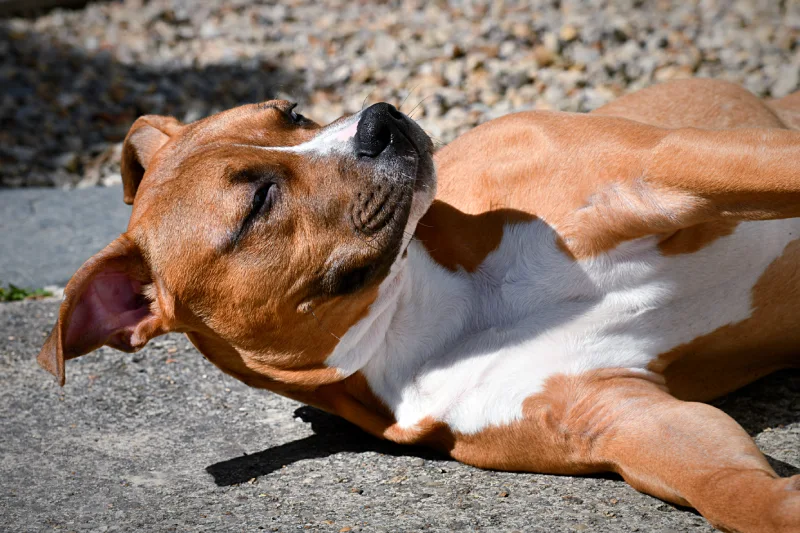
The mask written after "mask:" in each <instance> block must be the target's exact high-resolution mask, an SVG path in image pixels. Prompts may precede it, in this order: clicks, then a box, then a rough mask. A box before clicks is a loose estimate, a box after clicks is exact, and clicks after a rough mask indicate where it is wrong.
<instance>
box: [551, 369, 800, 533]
mask: <svg viewBox="0 0 800 533" xmlns="http://www.w3.org/2000/svg"><path fill="white" fill-rule="evenodd" d="M573 421H574V424H575V425H577V427H576V428H574V429H577V430H579V431H583V432H584V434H585V435H588V436H589V437H588V438H589V439H590V440H591V443H590V446H589V447H588V448H587V450H588V451H587V454H588V455H589V456H590V457H591V461H592V462H595V463H597V464H604V465H607V466H608V467H609V468H610V469H611V470H613V471H616V472H618V473H619V474H620V475H622V476H623V477H624V478H625V480H626V481H627V482H628V483H630V484H631V485H632V486H633V487H634V488H636V489H637V490H640V491H642V492H646V493H648V494H652V495H654V496H657V497H659V498H661V499H664V500H667V501H670V502H673V503H677V504H679V505H689V506H692V507H695V508H696V509H697V510H698V511H700V513H701V514H702V515H703V516H704V517H705V518H706V519H708V520H709V521H710V522H711V523H712V524H713V525H715V526H716V527H718V528H720V529H722V530H725V531H744V532H765V533H766V532H771V533H778V532H786V533H788V532H796V531H800V476H794V477H791V478H779V477H778V476H777V475H776V474H775V472H774V471H773V470H772V468H770V466H769V464H768V463H767V461H766V459H765V458H764V456H763V455H762V454H761V452H760V451H759V450H758V448H757V447H756V444H755V442H753V440H752V439H751V438H750V437H749V436H748V435H747V433H746V432H745V431H744V430H743V429H742V428H741V426H739V424H737V423H736V422H735V421H734V420H733V419H732V418H730V417H729V416H728V415H726V414H725V413H723V412H722V411H720V410H719V409H716V408H715V407H712V406H710V405H707V404H702V403H693V402H682V401H679V400H677V399H675V398H673V397H672V396H670V395H669V394H668V393H666V392H664V391H663V390H661V389H660V388H659V387H658V386H656V385H655V384H653V383H649V382H647V381H645V380H637V379H631V378H625V379H623V380H610V381H608V382H605V383H602V382H601V383H599V384H597V385H596V389H595V390H592V391H591V392H590V393H589V394H588V395H586V396H585V398H584V400H582V401H581V402H578V403H576V404H575V406H574V407H573V408H572V409H571V411H570V414H569V420H568V421H567V423H568V424H570V423H573ZM568 427H569V426H568Z"/></svg>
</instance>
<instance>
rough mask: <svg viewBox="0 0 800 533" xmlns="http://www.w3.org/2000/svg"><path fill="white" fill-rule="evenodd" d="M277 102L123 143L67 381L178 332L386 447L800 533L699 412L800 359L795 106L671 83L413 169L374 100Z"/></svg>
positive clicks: (745, 457) (54, 361) (551, 117)
mask: <svg viewBox="0 0 800 533" xmlns="http://www.w3.org/2000/svg"><path fill="white" fill-rule="evenodd" d="M293 107H294V106H293V105H292V104H290V103H289V102H285V101H271V102H267V103H264V104H260V105H248V106H243V107H239V108H235V109H231V110H229V111H226V112H223V113H220V114H218V115H215V116H212V117H209V118H206V119H204V120H200V121H198V122H195V123H192V124H186V125H184V124H181V123H179V122H178V121H177V120H175V119H173V118H169V117H159V116H145V117H142V118H140V119H139V120H137V121H136V123H135V124H134V125H133V128H132V129H131V131H130V133H129V134H128V136H127V138H126V140H125V144H124V150H123V162H122V172H123V180H124V191H125V201H126V202H128V203H133V206H134V207H133V214H132V215H131V219H130V224H129V226H128V230H127V232H126V233H124V234H123V235H122V236H120V238H119V239H117V240H116V241H114V242H112V243H111V244H110V245H109V246H108V247H107V248H105V249H104V250H103V251H101V252H100V253H98V254H97V255H96V256H94V257H92V258H91V259H89V260H88V261H87V262H86V263H85V264H84V265H83V267H81V269H80V270H79V271H78V272H77V274H75V276H74V277H73V278H72V280H71V281H70V283H69V285H68V286H67V289H66V297H65V300H64V303H63V304H62V307H61V311H60V313H59V318H58V323H57V324H56V327H55V329H54V330H53V333H52V334H51V335H50V337H49V338H48V339H47V342H46V344H45V346H44V348H43V349H42V352H41V353H40V354H39V362H40V363H41V364H42V365H43V366H44V367H45V368H46V369H48V370H49V371H51V372H52V373H54V374H55V375H56V376H57V377H58V379H59V380H60V381H61V383H62V384H63V382H64V360H66V359H71V358H74V357H77V356H80V355H82V354H85V353H87V352H90V351H92V350H94V349H96V348H98V347H100V346H103V345H108V346H112V347H114V348H117V349H120V350H123V351H134V350H138V349H140V348H142V347H143V346H144V345H145V344H146V343H147V342H148V340H150V339H151V338H153V337H155V336H157V335H160V334H163V333H166V332H169V331H180V332H185V333H186V334H187V335H188V337H189V338H190V339H191V341H192V342H193V343H194V345H195V346H196V347H197V348H198V349H199V350H200V352H202V353H203V355H205V357H207V358H208V359H209V360H210V361H211V362H213V363H214V364H215V365H217V366H218V367H219V368H221V369H222V370H223V371H224V372H227V373H228V374H230V375H232V376H234V377H236V378H238V379H240V380H242V381H244V382H245V383H247V384H249V385H252V386H254V387H260V388H265V389H268V390H272V391H275V392H277V393H279V394H283V395H286V396H288V397H291V398H295V399H297V400H300V401H302V402H306V403H308V404H311V405H315V406H318V407H320V408H322V409H325V410H327V411H329V412H332V413H335V414H337V415H340V416H342V417H344V418H346V419H347V420H349V421H351V422H353V423H355V424H357V425H358V426H360V427H361V428H363V429H364V430H366V431H368V432H369V433H371V434H373V435H376V436H379V437H382V438H386V439H390V440H393V441H396V442H401V443H422V444H427V445H430V446H433V447H435V448H438V449H440V450H443V451H445V452H447V453H448V454H450V455H451V456H452V457H454V458H455V459H457V460H459V461H463V462H465V463H469V464H472V465H476V466H479V467H484V468H495V469H504V470H506V469H510V470H523V471H531V472H547V473H557V474H587V473H592V472H602V471H614V472H618V473H619V474H621V475H622V476H623V477H624V478H625V479H626V480H627V481H628V482H629V483H630V484H631V485H633V486H634V487H635V488H637V489H639V490H641V491H644V492H646V493H649V494H652V495H654V496H657V497H659V498H662V499H664V500H667V501H670V502H674V503H677V504H680V505H689V506H693V507H695V508H697V509H698V510H699V511H700V512H701V513H702V514H703V515H704V516H705V517H706V518H708V520H710V521H711V522H712V523H713V524H714V525H715V526H717V527H719V528H721V529H726V530H729V531H747V532H751V531H764V532H767V531H769V532H774V531H784V532H789V531H794V532H797V531H800V476H795V477H792V478H788V479H780V478H778V477H777V476H776V474H775V472H774V471H773V470H772V469H771V468H770V466H769V464H768V463H767V461H766V460H765V458H764V457H763V455H762V454H761V453H760V452H759V450H758V448H757V447H756V445H755V444H754V442H753V441H752V439H751V438H750V437H749V436H748V435H747V433H745V431H744V430H743V429H742V428H741V427H740V426H739V425H738V424H737V423H736V422H735V421H734V420H732V419H731V418H729V417H728V416H727V415H725V414H724V413H722V412H721V411H719V410H718V409H716V408H714V407H711V406H709V405H706V404H704V403H698V402H705V401H708V400H711V399H713V398H716V397H718V396H720V395H723V394H725V393H728V392H730V391H732V390H734V389H736V388H738V387H741V386H743V385H745V384H746V383H749V382H751V381H753V380H755V379H758V378H760V377H762V376H764V375H766V374H768V373H770V372H773V371H775V370H777V369H780V368H785V367H791V366H798V364H800V328H798V325H797V317H798V316H800V240H798V239H799V238H800V218H796V217H800V131H796V128H798V127H800V94H796V95H793V96H789V97H787V98H784V99H783V100H778V101H774V102H770V103H763V102H761V101H760V100H759V99H757V98H756V97H754V96H753V95H751V94H750V93H748V92H747V91H745V90H743V89H740V88H738V87H736V86H733V85H730V84H727V83H723V82H717V81H711V80H691V81H683V82H676V83H673V84H667V85H662V86H657V87H653V88H650V89H647V90H644V91H641V92H638V93H636V94H633V95H630V96H626V97H624V98H622V99H620V100H618V101H617V102H614V103H612V104H610V105H608V106H605V107H603V108H601V109H598V110H597V111H595V112H594V113H591V114H588V115H579V114H567V113H552V112H529V113H520V114H515V115H510V116H507V117H503V118H500V119H497V120H493V121H491V122H489V123H487V124H484V125H482V126H480V127H477V128H475V129H474V130H473V131H471V132H469V133H467V134H466V135H464V136H462V137H461V138H459V139H457V140H456V141H454V142H453V143H452V144H450V145H448V146H446V147H444V148H443V149H441V150H440V151H439V152H438V153H437V154H436V155H435V156H434V155H433V153H432V152H433V150H432V144H431V142H430V140H429V138H428V137H427V136H426V135H425V133H424V132H423V131H422V130H421V129H420V128H419V127H418V126H417V125H416V124H415V123H414V122H413V121H412V120H410V119H409V118H408V117H406V116H405V115H403V114H402V113H400V112H398V111H397V110H396V109H395V108H394V107H392V106H391V105H388V104H384V103H381V104H375V105H373V106H371V107H369V108H367V109H365V110H363V111H362V112H360V113H357V114H355V115H352V116H347V117H343V118H341V119H340V120H337V121H336V122H334V123H332V124H330V125H328V126H326V127H321V126H319V125H317V124H315V123H314V122H312V121H310V120H308V119H306V118H304V117H302V116H301V115H298V114H296V113H295V112H294V111H293ZM434 167H435V169H434ZM437 185H438V193H437V192H436V191H437Z"/></svg>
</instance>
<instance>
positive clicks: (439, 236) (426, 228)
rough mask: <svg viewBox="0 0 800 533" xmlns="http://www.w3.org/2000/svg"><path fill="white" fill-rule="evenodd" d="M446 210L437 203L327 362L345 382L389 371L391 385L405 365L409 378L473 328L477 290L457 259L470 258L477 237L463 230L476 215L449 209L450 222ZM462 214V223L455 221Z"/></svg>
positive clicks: (386, 376)
mask: <svg viewBox="0 0 800 533" xmlns="http://www.w3.org/2000/svg"><path fill="white" fill-rule="evenodd" d="M442 207H443V204H441V203H440V202H436V203H435V205H434V208H433V209H431V210H429V212H428V213H426V215H425V216H424V217H423V218H422V219H421V220H420V222H419V223H418V225H417V230H416V232H415V234H414V237H413V238H412V239H411V242H410V243H409V244H408V248H407V253H405V254H404V255H403V257H400V258H398V260H397V261H396V262H395V264H394V265H393V266H392V269H391V272H390V273H389V275H388V276H387V277H386V279H385V280H384V281H383V282H382V283H381V287H380V290H379V294H378V297H377V299H376V300H375V302H373V304H372V305H371V307H370V311H369V314H368V315H367V316H366V317H364V318H363V319H362V320H361V321H360V322H358V323H357V324H355V325H354V326H352V327H351V328H350V330H348V332H347V333H346V334H345V335H344V336H343V337H342V338H341V340H340V342H339V343H338V345H337V347H336V349H335V350H334V352H333V354H331V356H329V357H328V360H327V363H328V364H329V365H330V366H333V367H336V368H338V369H339V370H340V372H341V374H342V376H343V377H344V376H349V375H351V374H353V373H355V372H357V371H362V372H367V373H369V374H376V375H378V374H380V373H381V372H385V373H386V374H385V375H384V376H383V377H382V378H379V379H386V380H387V381H388V382H391V381H393V380H394V377H395V376H394V372H393V370H392V369H393V368H395V367H397V366H402V367H404V368H403V373H406V372H407V371H408V370H409V369H410V368H411V367H417V366H419V365H421V364H422V363H423V362H425V361H427V360H429V359H430V358H431V357H434V356H435V355H436V354H439V353H444V352H445V351H446V349H447V347H448V346H450V345H451V344H452V343H454V342H456V341H457V339H458V338H459V337H460V336H461V335H462V334H463V332H464V331H465V329H466V328H467V327H468V322H469V319H470V314H471V312H472V307H473V302H474V300H473V295H472V291H473V290H474V289H473V287H472V285H471V283H470V280H469V279H468V276H467V275H465V272H464V270H463V268H461V266H460V263H461V261H460V260H459V259H458V257H459V254H460V256H461V257H466V256H469V249H470V239H471V238H474V235H470V233H469V232H465V231H459V230H458V228H463V227H464V224H467V223H468V222H470V221H469V218H471V216H470V215H465V214H463V213H461V212H460V211H457V210H455V209H453V208H450V207H449V206H446V211H447V216H448V218H447V220H442V219H441V218H440V215H441V214H442V212H443V210H442ZM458 215H461V217H463V218H462V220H460V221H456V220H455V219H454V218H453V217H454V216H458ZM457 222H461V223H462V224H459V223H457ZM434 234H435V239H433V238H432V237H433V235H434ZM434 240H435V242H434ZM444 256H446V257H448V258H450V259H453V260H454V263H453V264H452V265H443V264H442V263H441V262H439V261H438V259H439V257H444ZM453 265H459V266H457V267H455V268H453Z"/></svg>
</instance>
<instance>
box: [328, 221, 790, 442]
mask: <svg viewBox="0 0 800 533" xmlns="http://www.w3.org/2000/svg"><path fill="white" fill-rule="evenodd" d="M798 231H800V219H789V220H778V221H765V222H747V223H741V224H739V225H738V226H737V228H736V230H735V232H734V233H733V234H731V235H729V236H726V237H723V238H720V239H717V240H716V241H714V242H713V243H711V244H710V245H709V246H706V247H705V248H703V249H702V250H700V251H698V252H695V253H692V254H684V255H678V256H663V255H661V253H660V252H659V250H658V247H657V241H656V239H655V238H653V237H648V238H644V239H639V240H636V241H631V242H627V243H624V244H622V245H620V246H619V247H618V248H616V249H615V250H612V251H610V252H608V253H607V254H603V255H601V256H599V257H597V258H593V259H589V260H582V261H577V262H576V261H574V260H572V259H570V258H568V257H567V256H566V255H564V253H563V252H562V251H561V250H560V249H559V248H558V247H557V246H556V242H555V239H554V234H553V232H552V230H551V229H550V228H549V227H548V226H547V225H546V224H544V223H543V222H541V221H533V222H529V223H521V224H515V225H511V226H507V227H506V228H505V234H504V237H503V241H502V243H501V245H500V247H499V248H498V249H497V250H495V251H494V252H492V253H491V254H490V255H489V256H488V257H487V258H486V260H485V261H484V263H483V264H482V265H481V267H480V268H479V269H478V270H477V271H476V272H474V273H471V274H470V273H466V272H464V271H460V272H451V271H448V270H446V269H444V268H442V267H441V266H440V265H438V264H437V263H435V262H434V261H433V260H432V259H431V258H430V256H429V255H428V254H427V252H426V250H425V249H424V247H423V246H422V245H421V244H419V243H417V242H411V244H410V246H409V256H408V258H407V260H401V261H399V262H398V263H397V264H396V265H395V267H394V269H393V271H392V274H391V275H390V276H389V277H388V278H387V279H386V280H385V281H384V283H383V285H382V287H381V289H380V294H379V297H378V299H377V301H376V302H375V303H374V304H373V306H372V308H371V310H370V313H369V315H368V316H367V317H365V318H364V319H362V321H360V322H359V323H358V324H356V325H354V326H353V327H352V328H351V329H350V330H349V331H348V332H347V334H346V335H345V336H344V337H343V338H342V342H341V343H340V344H339V346H337V348H336V350H335V351H334V353H333V354H332V356H331V357H330V358H329V360H328V363H329V364H330V365H331V366H336V367H339V368H341V369H342V371H343V373H344V374H351V373H353V372H355V371H356V370H361V371H362V372H363V373H364V375H365V377H366V378H367V380H368V382H369V385H370V387H371V388H372V390H373V392H374V393H375V394H376V395H377V396H378V397H379V398H380V399H381V400H382V401H383V402H385V404H386V405H387V406H388V407H389V408H390V409H391V410H392V411H393V412H394V414H395V417H396V419H397V421H398V423H399V424H400V425H401V426H403V427H413V426H414V425H416V424H417V423H418V422H419V421H420V420H421V419H423V418H425V417H429V416H432V417H433V418H435V419H437V420H442V421H445V422H446V423H448V424H449V425H450V427H451V428H452V429H453V430H455V431H458V432H463V433H475V432H478V431H480V430H482V429H484V428H486V427H488V426H492V425H498V424H506V423H509V422H512V421H514V420H517V419H519V418H520V417H521V416H522V404H523V402H524V400H525V399H526V398H528V397H529V396H531V395H533V394H536V393H537V392H540V391H541V388H542V384H543V383H544V381H545V380H546V379H547V378H548V377H550V376H552V375H554V374H558V373H582V372H585V371H587V370H592V369H602V368H629V369H634V370H642V371H644V370H646V368H647V365H648V364H649V363H650V362H651V361H653V360H654V359H655V358H656V357H657V356H658V355H659V354H661V353H664V352H667V351H669V350H670V349H672V348H674V347H676V346H678V345H681V344H684V343H687V342H690V341H691V340H693V339H695V338H697V337H699V336H701V335H705V334H707V333H710V332H712V331H714V330H716V329H718V328H720V327H722V326H724V325H726V324H732V323H736V322H740V321H742V320H745V319H747V318H748V317H749V316H750V314H751V310H752V306H751V303H752V302H751V290H752V287H753V286H754V285H755V283H756V282H757V280H758V279H759V278H760V276H761V275H762V274H763V272H764V271H765V269H766V268H767V267H768V266H769V264H770V263H772V262H773V261H774V260H775V259H776V258H778V257H779V256H780V255H781V254H782V252H783V250H784V248H785V247H786V245H787V244H788V243H789V242H791V241H792V240H794V239H795V238H797V235H798Z"/></svg>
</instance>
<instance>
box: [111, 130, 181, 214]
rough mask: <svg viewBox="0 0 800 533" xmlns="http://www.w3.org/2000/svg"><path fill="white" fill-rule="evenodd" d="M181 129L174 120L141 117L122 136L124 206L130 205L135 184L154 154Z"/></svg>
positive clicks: (136, 184) (121, 165)
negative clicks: (126, 133)
mask: <svg viewBox="0 0 800 533" xmlns="http://www.w3.org/2000/svg"><path fill="white" fill-rule="evenodd" d="M181 126H182V124H181V123H180V122H179V121H178V120H177V119H175V118H173V117H163V116H160V115H145V116H143V117H139V118H138V119H136V122H134V123H133V126H131V129H130V131H129V132H128V135H126V136H125V142H123V143H122V161H121V162H120V173H121V174H122V189H123V193H124V196H123V200H124V201H125V203H126V204H128V205H130V204H132V203H133V199H134V198H135V197H136V190H137V189H138V188H139V183H141V181H142V177H144V172H145V170H147V166H148V165H149V164H150V161H151V160H152V159H153V156H154V155H155V153H156V152H158V151H159V150H160V149H161V147H162V146H164V145H165V144H166V143H167V141H169V139H170V137H172V136H173V135H175V134H176V133H177V132H178V130H179V129H180V128H181Z"/></svg>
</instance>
